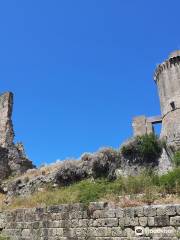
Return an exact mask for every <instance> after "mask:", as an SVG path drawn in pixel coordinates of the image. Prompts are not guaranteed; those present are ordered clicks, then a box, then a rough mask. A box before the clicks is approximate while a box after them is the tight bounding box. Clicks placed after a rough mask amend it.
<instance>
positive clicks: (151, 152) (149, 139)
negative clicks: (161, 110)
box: [121, 134, 162, 163]
mask: <svg viewBox="0 0 180 240" xmlns="http://www.w3.org/2000/svg"><path fill="white" fill-rule="evenodd" d="M121 153H122V155H123V156H124V157H125V158H128V159H129V160H137V161H139V162H142V163H143V162H145V163H151V162H152V163H153V162H154V163H155V162H156V161H157V159H158V158H159V157H160V156H161V153H162V144H161V141H160V140H159V138H158V137H157V136H156V135H155V134H145V135H143V136H137V137H135V138H134V139H133V140H132V141H130V142H129V143H127V144H126V145H124V146H122V148H121Z"/></svg>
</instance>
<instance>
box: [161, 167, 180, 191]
mask: <svg viewBox="0 0 180 240" xmlns="http://www.w3.org/2000/svg"><path fill="white" fill-rule="evenodd" d="M159 185H160V186H161V187H162V189H163V190H164V191H165V192H167V193H180V168H176V169H174V170H173V171H171V172H169V173H167V174H165V175H162V176H161V177H159Z"/></svg>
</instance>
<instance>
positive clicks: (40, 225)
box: [0, 202, 180, 240]
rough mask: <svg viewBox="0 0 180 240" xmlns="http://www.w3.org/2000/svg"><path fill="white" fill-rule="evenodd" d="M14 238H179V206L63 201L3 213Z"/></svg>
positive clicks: (2, 224)
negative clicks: (66, 202)
mask: <svg viewBox="0 0 180 240" xmlns="http://www.w3.org/2000/svg"><path fill="white" fill-rule="evenodd" d="M0 230H1V233H2V234H3V235H4V236H7V237H8V236H9V238H10V239H12V240H130V239H133V240H150V239H154V240H158V239H159V240H160V239H161V240H165V239H166V240H177V239H179V238H180V205H152V206H138V207H131V208H129V207H128V208H120V207H118V206H116V205H114V204H110V203H109V204H108V203H104V202H97V203H90V205H89V206H88V207H87V206H85V205H83V204H64V205H59V206H51V207H46V208H33V209H17V210H14V211H6V212H2V213H0Z"/></svg>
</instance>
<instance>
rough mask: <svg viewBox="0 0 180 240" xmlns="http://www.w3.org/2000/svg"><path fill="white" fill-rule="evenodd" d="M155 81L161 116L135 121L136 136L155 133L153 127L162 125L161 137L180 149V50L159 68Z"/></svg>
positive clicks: (172, 147)
mask: <svg viewBox="0 0 180 240" xmlns="http://www.w3.org/2000/svg"><path fill="white" fill-rule="evenodd" d="M154 80H155V83H156V84H157V87H158V92H159V98H160V106H161V116H156V117H150V118H146V117H145V116H138V117H136V118H134V120H133V124H132V125H133V129H134V136H141V135H144V134H149V133H153V132H154V128H153V125H154V124H157V123H162V128H161V133H160V137H161V138H162V139H164V140H166V142H167V146H168V147H169V148H171V149H173V150H178V149H179V148H180V50H177V51H174V52H172V53H171V54H170V56H169V58H168V59H167V60H165V61H164V62H163V63H161V64H160V65H158V66H157V68H156V70H155V74H154Z"/></svg>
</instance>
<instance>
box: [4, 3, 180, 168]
mask: <svg viewBox="0 0 180 240" xmlns="http://www.w3.org/2000/svg"><path fill="white" fill-rule="evenodd" d="M179 9H180V1H179V0H174V1H173V0H172V1H169V0H151V1H145V0H62V1H61V0H51V1H50V0H49V1H47V0H30V1H24V0H18V1H16V0H7V1H1V2H0V91H1V92H4V91H12V92H14V94H15V105H14V113H13V120H14V125H15V131H16V139H17V140H18V141H23V142H24V144H25V147H26V151H27V154H28V156H29V157H30V158H31V159H32V160H33V161H34V163H35V164H37V165H40V164H43V163H50V162H53V161H55V160H56V159H64V158H67V157H76V158H77V157H79V156H80V155H81V154H82V153H83V152H86V151H88V152H89V151H90V152H91V151H96V150H98V148H100V147H102V146H112V147H118V146H119V145H120V144H121V143H122V142H123V140H126V139H127V138H128V137H130V136H131V135H132V129H131V120H132V118H133V116H136V115H139V114H146V115H147V116H151V115H156V114H159V113H160V109H159V101H158V96H157V91H156V86H155V84H154V82H153V72H154V69H155V66H156V64H157V63H160V62H161V61H162V60H164V59H165V58H166V57H167V56H168V54H169V52H171V51H172V50H174V49H177V48H180V29H179Z"/></svg>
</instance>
